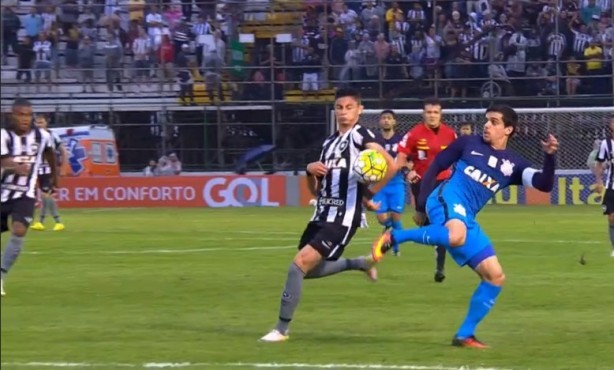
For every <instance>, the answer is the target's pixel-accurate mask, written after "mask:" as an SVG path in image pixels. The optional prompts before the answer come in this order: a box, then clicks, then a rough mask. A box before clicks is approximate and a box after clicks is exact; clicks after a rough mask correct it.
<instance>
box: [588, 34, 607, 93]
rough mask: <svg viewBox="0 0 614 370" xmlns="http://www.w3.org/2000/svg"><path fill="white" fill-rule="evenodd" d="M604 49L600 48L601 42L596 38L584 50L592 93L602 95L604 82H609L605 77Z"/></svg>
mask: <svg viewBox="0 0 614 370" xmlns="http://www.w3.org/2000/svg"><path fill="white" fill-rule="evenodd" d="M604 58H605V56H604V55H603V49H602V48H601V47H599V41H598V40H597V39H596V38H593V39H591V41H590V43H589V45H588V47H587V48H586V49H585V50H584V59H585V60H586V74H587V76H589V79H588V81H587V82H588V83H589V84H591V88H592V92H593V93H596V94H601V93H602V92H603V90H604V89H603V88H602V86H603V85H604V84H603V83H602V82H606V83H607V80H606V78H605V76H603V74H604V73H603V72H604V71H603V60H604Z"/></svg>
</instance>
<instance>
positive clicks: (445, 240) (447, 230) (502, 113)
mask: <svg viewBox="0 0 614 370" xmlns="http://www.w3.org/2000/svg"><path fill="white" fill-rule="evenodd" d="M517 123H518V115H517V114H516V112H515V111H514V110H513V109H512V108H510V107H509V106H506V105H502V106H493V107H491V108H489V109H488V110H487V111H486V123H485V124H484V134H483V136H482V137H480V136H476V135H471V136H462V137H460V138H459V139H458V140H456V141H455V142H454V143H452V144H451V145H450V146H449V147H448V148H446V149H445V150H444V151H443V152H441V153H440V154H439V155H438V156H437V158H435V161H434V162H433V164H432V165H431V167H430V168H429V170H428V171H427V173H426V175H425V176H424V178H423V179H422V188H421V189H420V196H419V197H418V210H419V211H424V210H426V212H427V214H428V218H429V219H430V221H431V224H430V225H429V226H424V227H420V228H415V229H410V230H401V231H397V230H392V231H391V232H386V233H385V234H383V235H382V236H380V237H379V239H378V240H376V242H375V243H374V244H373V258H374V261H376V262H377V261H379V260H380V259H381V258H382V257H383V255H384V253H385V252H386V251H387V250H388V249H390V245H391V244H392V243H395V242H396V243H404V242H406V241H413V242H415V243H420V244H427V245H442V246H445V247H446V249H447V250H448V252H450V255H451V256H452V258H454V260H455V261H456V263H458V264H459V265H460V266H465V265H468V266H469V267H471V268H472V269H473V270H474V271H475V272H476V273H477V274H478V276H479V277H480V280H481V281H480V283H479V285H478V287H477V289H476V290H475V293H474V294H473V296H472V297H471V301H470V302H469V312H468V313H467V316H466V317H465V320H464V322H463V323H462V325H461V327H460V329H459V330H458V331H457V333H456V334H455V336H454V338H453V340H452V345H455V346H461V347H474V348H487V346H486V345H485V344H484V343H482V342H480V341H479V340H477V339H476V337H475V330H476V327H477V325H478V324H479V323H480V321H482V319H484V317H486V315H487V314H488V312H489V311H490V310H491V309H492V307H493V306H494V304H495V301H496V299H497V296H498V295H499V293H500V292H501V287H502V285H503V282H504V281H505V275H504V274H503V268H502V267H501V264H500V263H499V260H498V259H497V256H496V254H495V251H494V249H493V247H492V242H491V241H490V239H489V238H488V237H487V236H486V234H485V233H484V231H483V230H482V229H481V228H480V225H479V224H478V223H477V222H476V220H475V217H476V215H477V213H478V212H479V211H480V210H481V209H482V207H484V206H485V205H486V203H488V201H489V200H490V199H492V198H493V197H494V195H495V193H497V192H498V191H499V190H501V189H504V188H506V187H508V186H510V185H523V186H526V187H534V188H535V189H538V190H540V191H543V192H550V191H551V190H552V187H553V185H554V169H555V153H556V151H557V150H558V142H557V140H556V138H555V137H554V136H552V135H548V138H547V139H546V141H545V142H542V146H543V149H544V151H545V158H544V164H543V168H542V170H541V171H539V170H536V169H533V168H531V167H530V165H529V163H528V162H527V161H526V160H525V159H524V158H522V157H520V156H519V155H518V154H516V153H514V152H512V151H511V150H509V149H507V143H508V140H509V139H510V137H511V136H512V135H513V134H514V131H515V130H516V126H517ZM453 164H456V169H455V171H454V174H453V175H452V177H451V178H450V179H449V180H447V181H445V182H443V183H441V184H440V185H439V186H437V188H435V190H434V191H433V187H434V186H435V182H436V179H437V174H438V173H439V172H441V171H444V170H445V169H447V168H449V167H450V166H451V165H453ZM421 216H422V217H425V215H424V214H422V215H421Z"/></svg>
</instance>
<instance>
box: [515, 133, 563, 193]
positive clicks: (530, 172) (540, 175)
mask: <svg viewBox="0 0 614 370" xmlns="http://www.w3.org/2000/svg"><path fill="white" fill-rule="evenodd" d="M542 146H543V148H544V152H545V153H546V154H545V156H544V165H543V167H542V170H541V171H538V170H536V169H534V168H531V167H527V168H525V169H524V170H523V171H522V184H523V185H524V186H527V187H532V188H535V189H537V190H539V191H543V192H544V193H549V192H551V191H552V188H553V187H554V171H555V169H556V156H555V153H556V152H557V150H558V149H559V142H558V141H557V140H556V138H555V137H554V136H553V135H548V139H546V141H542Z"/></svg>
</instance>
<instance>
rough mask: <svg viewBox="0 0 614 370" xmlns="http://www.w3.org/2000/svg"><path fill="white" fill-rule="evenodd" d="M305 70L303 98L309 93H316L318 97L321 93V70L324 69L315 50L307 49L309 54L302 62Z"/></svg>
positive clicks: (303, 70)
mask: <svg viewBox="0 0 614 370" xmlns="http://www.w3.org/2000/svg"><path fill="white" fill-rule="evenodd" d="M302 65H303V68H302V72H303V85H302V90H303V96H305V95H307V92H309V91H314V92H315V94H316V97H317V96H318V93H319V91H320V81H319V75H320V69H321V68H322V60H321V59H320V56H319V55H318V53H316V52H315V50H314V49H313V48H311V47H310V48H309V49H307V54H306V55H305V58H304V59H303V62H302Z"/></svg>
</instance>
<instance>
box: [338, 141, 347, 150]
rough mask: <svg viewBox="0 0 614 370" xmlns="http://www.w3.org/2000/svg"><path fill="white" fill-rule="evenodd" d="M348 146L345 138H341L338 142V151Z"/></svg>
mask: <svg viewBox="0 0 614 370" xmlns="http://www.w3.org/2000/svg"><path fill="white" fill-rule="evenodd" d="M347 147H348V141H347V140H343V141H342V142H340V143H339V147H338V149H339V151H340V152H342V151H344V150H345V148H347Z"/></svg>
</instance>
